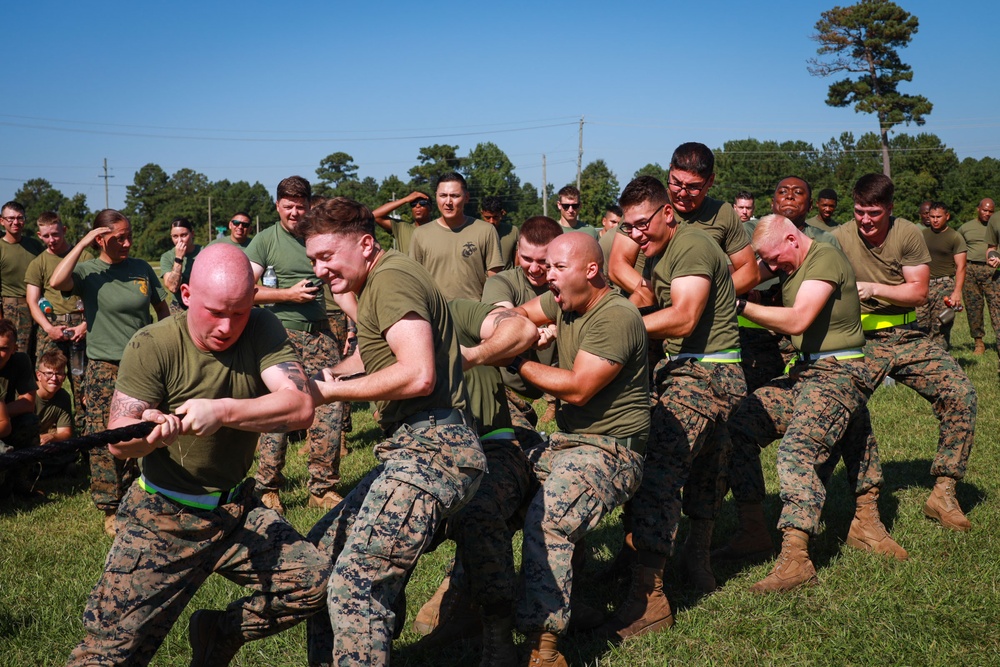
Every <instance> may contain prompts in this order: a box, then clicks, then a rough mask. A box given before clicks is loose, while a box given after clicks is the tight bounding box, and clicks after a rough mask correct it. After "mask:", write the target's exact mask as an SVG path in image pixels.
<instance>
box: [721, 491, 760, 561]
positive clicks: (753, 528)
mask: <svg viewBox="0 0 1000 667" xmlns="http://www.w3.org/2000/svg"><path fill="white" fill-rule="evenodd" d="M736 517H737V520H738V522H739V525H738V526H737V528H736V534H735V535H733V539H731V540H729V543H728V544H726V545H725V546H723V547H719V548H718V549H716V550H714V551H713V552H712V560H714V561H716V562H719V563H722V562H731V561H749V562H751V563H762V562H764V561H765V560H767V559H768V558H771V557H772V556H774V542H772V541H771V534H770V533H769V532H768V530H767V522H766V521H765V519H764V503H736Z"/></svg>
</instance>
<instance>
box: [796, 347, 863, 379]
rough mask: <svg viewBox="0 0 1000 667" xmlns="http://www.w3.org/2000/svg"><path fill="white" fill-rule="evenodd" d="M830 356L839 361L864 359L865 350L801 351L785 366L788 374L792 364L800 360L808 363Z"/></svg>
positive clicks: (855, 348) (857, 348)
mask: <svg viewBox="0 0 1000 667" xmlns="http://www.w3.org/2000/svg"><path fill="white" fill-rule="evenodd" d="M828 357H833V358H834V359H836V360H838V361H844V360H846V359H864V358H865V351H864V350H863V349H861V348H860V347H852V348H850V349H846V350H830V351H829V352H812V353H809V354H804V353H802V352H799V353H798V354H797V355H795V356H794V357H792V360H791V361H789V362H788V365H787V366H785V373H786V374H787V373H788V371H789V370H791V368H792V366H794V365H795V364H797V363H799V362H800V361H804V362H806V363H807V364H808V363H812V362H813V361H819V360H820V359H826V358H828Z"/></svg>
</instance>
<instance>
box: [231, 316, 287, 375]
mask: <svg viewBox="0 0 1000 667" xmlns="http://www.w3.org/2000/svg"><path fill="white" fill-rule="evenodd" d="M253 312H254V326H253V330H252V331H245V332H244V333H243V335H244V336H246V335H248V334H249V335H251V336H252V340H253V342H254V352H255V357H256V358H257V359H260V366H259V370H260V371H261V372H264V370H265V369H268V368H270V367H271V366H277V365H278V364H283V363H287V362H298V361H299V358H298V356H297V355H296V354H295V348H293V347H292V342H291V341H290V340H289V339H288V332H287V331H285V327H284V326H282V324H281V320H279V319H278V317H277V316H276V315H275V314H274V313H272V312H270V311H268V310H264V309H260V308H255V309H254V311H253Z"/></svg>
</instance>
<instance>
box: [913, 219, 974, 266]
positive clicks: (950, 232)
mask: <svg viewBox="0 0 1000 667" xmlns="http://www.w3.org/2000/svg"><path fill="white" fill-rule="evenodd" d="M920 233H921V235H922V236H923V237H924V243H925V244H927V251H928V252H930V254H931V278H942V277H944V276H954V275H955V271H956V269H957V268H958V267H957V266H955V255H961V254H962V253H968V251H969V247H968V246H967V245H966V244H965V239H963V238H962V235H961V234H959V233H958V232H956V231H955V230H954V229H952V228H951V227H945V228H944V229H942V230H941V231H940V232H935V231H934V230H933V229H931V228H930V227H924V228H923V229H921V230H920Z"/></svg>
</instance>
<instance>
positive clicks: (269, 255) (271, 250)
mask: <svg viewBox="0 0 1000 667" xmlns="http://www.w3.org/2000/svg"><path fill="white" fill-rule="evenodd" d="M246 253H247V257H249V258H250V261H251V262H253V263H254V264H257V265H259V266H262V267H264V270H265V271H266V270H267V267H269V266H273V267H274V273H275V274H276V275H277V276H278V289H288V288H289V287H294V286H295V285H298V284H299V283H300V282H302V280H303V279H305V280H316V274H315V273H314V272H313V269H312V263H311V262H310V261H309V258H308V257H307V256H306V244H305V241H303V240H302V239H300V238H298V237H297V236H294V235H292V234H290V233H289V232H288V231H287V230H286V229H285V228H284V227H282V226H281V223H280V222H276V223H274V224H273V225H271V226H270V227H268V228H267V229H265V230H264V231H262V232H260V233H259V234H257V235H256V236H254V237H253V240H252V241H251V242H250V245H249V246H247V248H246ZM268 308H269V309H270V310H271V312H272V313H274V314H275V315H277V316H278V319H279V320H281V322H282V323H283V324H284V323H286V322H296V323H300V324H302V323H313V324H318V323H322V322H326V321H327V319H326V304H325V303H324V301H323V295H322V292H321V293H320V296H319V298H316V299H313V300H312V301H307V302H306V303H289V302H286V303H275V304H271V305H269V306H268Z"/></svg>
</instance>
